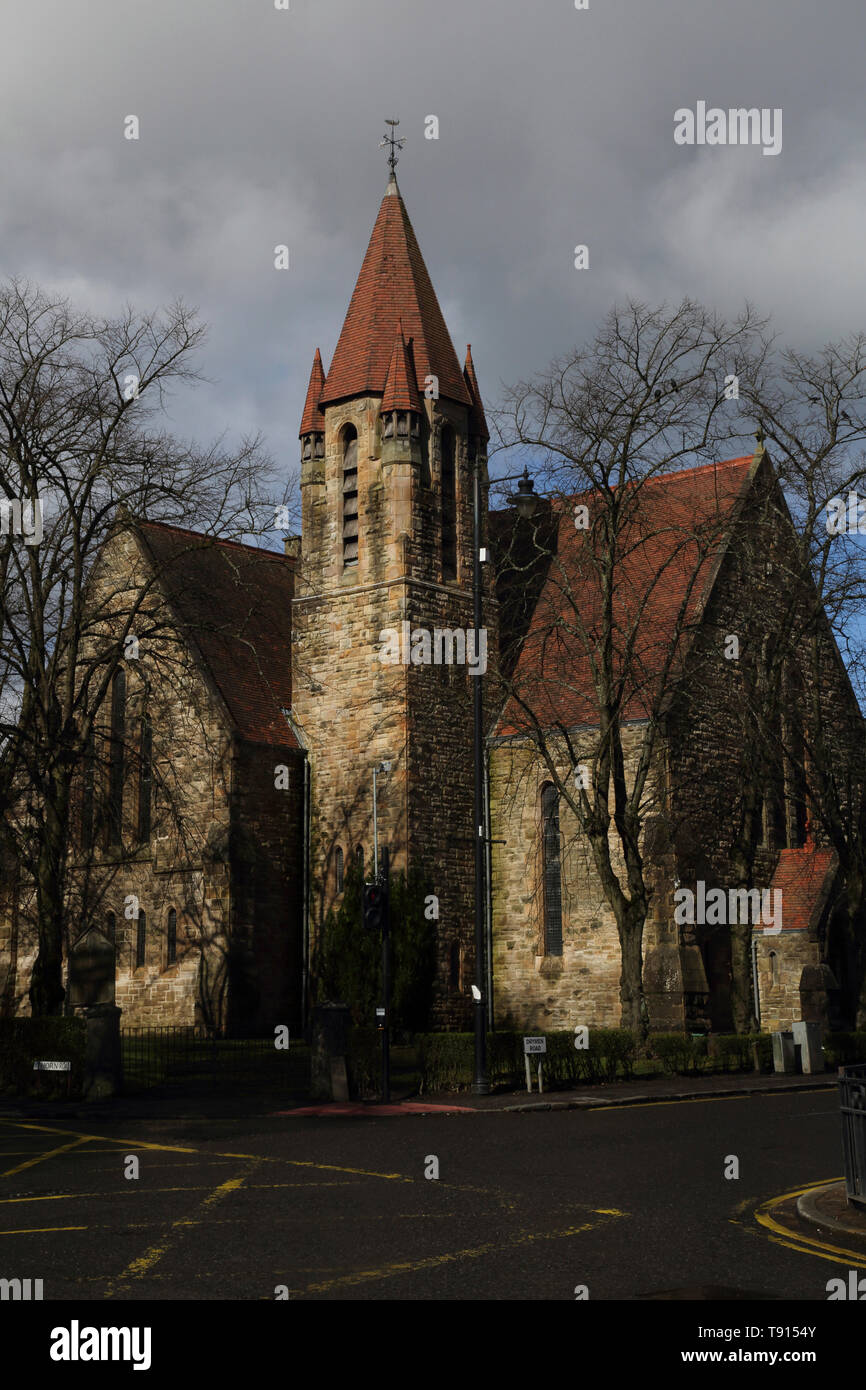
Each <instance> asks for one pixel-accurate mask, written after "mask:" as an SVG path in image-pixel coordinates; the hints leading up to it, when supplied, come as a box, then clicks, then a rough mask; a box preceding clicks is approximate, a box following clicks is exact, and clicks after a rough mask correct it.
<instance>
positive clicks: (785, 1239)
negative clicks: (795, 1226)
mask: <svg viewBox="0 0 866 1390" xmlns="http://www.w3.org/2000/svg"><path fill="white" fill-rule="evenodd" d="M829 1182H841V1178H824V1179H822V1181H821V1182H810V1183H806V1184H805V1185H804V1186H803V1187H798V1188H796V1189H795V1190H794V1191H793V1192H784V1193H782V1195H781V1196H780V1197H771V1198H770V1199H769V1201H767V1202H762V1203H761V1205H760V1206H759V1207H757V1208H756V1210H755V1220H756V1221H757V1223H758V1225H759V1226H763V1227H764V1229H765V1230H767V1231H771V1232H773V1234H772V1235H770V1236H769V1239H770V1240H771V1241H772V1242H773V1244H774V1245H784V1246H786V1247H787V1249H789V1250H796V1252H797V1254H799V1255H815V1256H816V1258H817V1259H819V1260H831V1261H832V1262H833V1263H834V1264H838V1263H839V1259H840V1257H841V1258H843V1259H844V1260H847V1261H849V1262H850V1263H851V1264H853V1265H856V1266H857V1268H858V1269H866V1252H864V1251H863V1250H847V1249H845V1247H844V1246H840V1245H830V1243H829V1242H828V1241H825V1240H817V1239H816V1238H815V1237H814V1236H806V1235H802V1234H801V1233H800V1232H799V1231H792V1230H791V1229H790V1227H788V1226H783V1225H782V1224H781V1222H779V1221H776V1219H775V1218H774V1217H772V1216H771V1215H770V1212H771V1211H773V1210H775V1208H776V1207H779V1206H781V1205H782V1203H783V1202H790V1201H793V1200H794V1199H795V1198H797V1197H800V1196H802V1194H803V1193H804V1192H811V1191H812V1190H813V1189H814V1188H816V1187H826V1185H827V1183H829Z"/></svg>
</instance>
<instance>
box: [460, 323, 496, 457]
mask: <svg viewBox="0 0 866 1390" xmlns="http://www.w3.org/2000/svg"><path fill="white" fill-rule="evenodd" d="M463 380H464V381H465V382H466V386H467V388H468V391H469V395H470V396H471V398H472V405H471V406H470V408H469V433H470V434H477V435H478V436H479V437H480V438H481V439H483V440H484V441H485V442H486V441H487V440H488V439H489V438H490V431H489V430H488V428H487V420H486V419H485V417H484V406H483V404H482V401H481V392H480V391H479V389H478V378H477V376H476V375H475V363H474V362H473V361H472V344H471V343H467V344H466V362H465V363H464V366H463Z"/></svg>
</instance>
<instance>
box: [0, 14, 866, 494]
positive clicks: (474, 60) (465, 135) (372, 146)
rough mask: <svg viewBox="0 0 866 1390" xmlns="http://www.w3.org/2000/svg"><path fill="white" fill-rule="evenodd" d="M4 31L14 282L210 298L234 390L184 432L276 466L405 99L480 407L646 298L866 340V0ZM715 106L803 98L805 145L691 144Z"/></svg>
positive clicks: (415, 186) (176, 408) (290, 460)
mask: <svg viewBox="0 0 866 1390" xmlns="http://www.w3.org/2000/svg"><path fill="white" fill-rule="evenodd" d="M3 28H4V35H3V57H2V68H0V76H2V81H0V111H2V120H0V162H2V176H3V188H4V197H3V199H2V203H0V275H3V276H6V275H9V274H13V273H18V274H24V275H27V276H30V277H31V278H33V279H34V280H36V281H38V282H39V283H41V284H42V285H44V286H45V287H47V288H62V289H64V290H65V291H67V292H68V293H69V294H70V295H71V296H72V298H73V299H74V300H75V301H76V302H77V304H78V305H79V306H80V307H81V308H90V309H95V310H101V311H105V312H113V311H115V310H117V309H118V308H119V307H120V306H121V305H122V303H123V302H125V301H126V300H130V301H131V302H132V303H133V304H134V305H136V307H138V308H140V309H149V308H152V307H156V306H157V305H159V304H162V303H165V302H166V301H168V300H169V299H171V298H173V297H174V296H176V295H182V296H183V297H184V298H185V299H186V300H187V301H188V302H190V303H193V304H195V305H197V306H198V307H199V309H200V311H201V314H202V317H203V318H204V319H205V320H206V321H207V322H208V323H209V324H210V337H209V341H208V344H207V346H206V349H205V351H204V353H203V356H202V358H201V365H202V368H203V370H204V371H205V372H206V373H207V375H208V376H210V377H211V378H213V379H214V380H215V385H214V386H213V387H207V386H202V387H200V388H198V389H197V390H196V391H194V392H192V393H190V392H186V391H184V393H183V394H182V395H179V396H178V397H176V398H175V402H174V405H173V409H172V419H173V424H174V426H175V428H176V429H177V430H178V431H180V432H189V433H192V434H195V435H197V436H200V437H202V438H206V437H210V436H212V435H213V434H216V433H218V432H220V431H221V430H223V429H228V431H229V433H230V436H234V435H235V434H238V433H240V432H242V431H245V430H250V429H255V428H261V429H262V430H263V431H264V432H265V434H266V436H267V439H268V442H269V445H270V448H271V450H272V452H273V453H274V455H275V457H276V459H277V461H278V464H279V466H280V469H281V470H282V472H283V473H287V472H288V471H289V470H290V469H294V467H295V466H296V460H297V448H298V446H297V431H298V425H299V421H300V412H301V408H302V405H303V397H304V391H305V388H306V383H307V377H308V374H309V369H310V364H311V361H312V355H313V350H314V348H315V347H316V346H320V347H321V349H322V355H323V358H324V361H325V367H326V369H327V367H328V366H329V364H330V359H331V354H332V352H333V349H334V345H335V343H336V340H337V336H338V334H339V330H340V326H341V324H342V320H343V316H344V314H345V310H346V307H347V304H348V300H349V296H350V294H351V291H352V288H353V285H354V281H355V277H356V275H357V272H358V269H359V267H360V263H361V258H362V256H363V253H364V250H365V247H366V244H367V240H368V238H369V234H370V231H371V228H372V225H373V221H374V219H375V216H376V212H377V209H378V206H379V202H380V200H381V197H382V194H383V192H384V188H385V183H386V177H387V169H386V164H385V156H384V153H383V152H382V151H380V150H379V149H378V148H377V145H378V141H379V139H380V136H381V134H382V130H383V118H384V117H385V116H398V117H400V120H401V126H400V134H401V135H404V136H405V137H406V138H407V144H406V148H405V150H404V151H403V154H402V157H401V160H400V165H399V169H398V176H399V179H400V187H401V191H402V193H403V196H404V198H405V200H406V204H407V207H408V209H409V213H410V216H411V218H412V221H413V223H414V226H415V230H416V233H417V235H418V239H419V241H420V244H421V248H422V250H423V252H424V255H425V259H426V261H427V265H428V267H429V270H430V273H431V276H432V278H433V282H434V284H435V286H436V289H437V292H438V294H439V299H440V302H441V304H442V308H443V312H444V314H445V318H446V321H447V323H448V326H449V328H450V330H451V334H452V337H453V339H454V343H455V346H456V348H457V352H458V355H459V356H460V357H461V360H462V354H463V352H464V350H465V345H466V343H467V341H469V342H471V343H472V347H473V356H474V358H475V362H476V367H477V370H478V375H479V380H480V385H481V390H482V393H483V395H484V397H485V400H486V401H490V402H493V401H494V400H495V399H496V396H497V394H498V391H499V384H500V382H501V381H510V380H513V379H515V378H517V377H520V376H523V375H528V374H530V373H532V372H534V371H536V370H539V369H541V368H543V367H544V366H545V365H546V363H547V361H548V360H549V359H550V358H551V357H552V356H554V355H555V354H557V353H559V352H561V351H563V350H565V349H567V348H568V347H570V346H572V345H573V344H575V343H580V342H582V341H584V340H585V339H586V337H587V336H588V335H589V334H590V333H591V331H592V329H593V327H594V325H595V323H596V322H597V321H598V320H599V319H600V318H601V317H602V316H603V315H604V313H605V312H606V311H607V309H608V308H609V307H610V305H611V303H612V302H613V301H614V300H615V299H617V298H621V297H623V296H624V295H626V294H628V293H633V294H637V295H639V296H641V297H643V298H645V299H647V300H649V301H651V302H656V301H659V300H661V299H663V298H670V299H679V298H680V297H681V296H682V295H683V294H686V293H688V294H691V295H693V296H694V297H696V298H698V299H701V300H702V301H704V302H705V303H707V304H709V305H711V306H715V307H718V308H720V309H722V310H731V309H735V308H737V307H739V305H740V304H741V302H742V300H743V299H744V298H746V297H749V298H751V299H752V300H754V301H755V303H756V305H757V306H758V307H759V308H760V309H762V310H763V311H765V312H770V313H772V314H773V316H774V318H775V321H776V324H777V327H778V328H779V329H780V330H781V331H782V333H783V334H784V335H785V337H786V338H787V339H789V340H790V341H792V342H794V343H796V344H797V345H798V346H802V347H808V346H816V345H818V344H820V343H821V342H822V341H823V340H825V339H826V338H829V337H839V336H842V335H844V334H846V333H848V332H851V331H853V330H855V329H858V328H861V327H866V322H864V320H866V297H864V294H863V283H864V275H863V268H862V260H863V241H864V210H866V149H864V143H863V130H864V125H866V121H864V115H866V109H864V108H866V95H864V88H863V80H862V67H863V54H864V48H866V42H864V41H866V12H864V8H863V3H862V0H821V3H817V0H816V3H807V0H727V3H724V4H722V3H719V0H590V9H589V10H588V11H576V10H575V8H574V3H573V0H435V3H434V0H389V2H388V3H385V0H291V8H290V10H289V11H288V12H285V11H277V10H275V8H274V4H273V0H147V3H133V0H87V2H86V3H85V0H17V3H16V0H7V6H6V7H5V13H4V23H3ZM698 100H705V101H706V102H707V103H708V105H711V106H720V107H723V108H728V107H731V106H758V107H773V108H774V107H781V108H782V110H783V149H782V153H781V154H780V155H779V156H778V158H768V157H764V156H763V155H762V153H761V150H760V149H759V148H751V147H750V148H702V149H701V148H684V147H678V146H676V145H675V144H674V140H673V130H674V118H673V117H674V111H675V110H676V109H677V108H678V107H682V106H689V107H692V108H693V107H694V106H695V104H696V102H697V101H698ZM128 114H135V115H137V116H138V117H139V120H140V123H141V138H140V139H139V140H138V141H137V142H136V141H128V140H125V139H124V138H123V120H124V117H125V116H126V115H128ZM430 114H434V115H436V116H438V118H439V121H440V138H439V140H438V141H431V140H425V139H424V117H425V116H427V115H430ZM282 242H285V243H287V244H288V245H289V247H290V252H291V261H292V265H291V269H290V270H289V271H288V272H279V271H276V270H275V269H274V268H273V248H274V246H275V245H276V244H277V243H282ZM577 243H587V244H588V246H589V248H590V269H589V271H585V272H578V271H576V270H575V269H574V267H573V258H574V257H573V252H574V246H575V244H577Z"/></svg>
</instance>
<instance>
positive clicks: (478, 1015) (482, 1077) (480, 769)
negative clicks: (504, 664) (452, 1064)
mask: <svg viewBox="0 0 866 1390" xmlns="http://www.w3.org/2000/svg"><path fill="white" fill-rule="evenodd" d="M486 558H487V556H486V554H485V555H484V556H483V559H485V560H486ZM481 564H482V554H481V462H480V451H479V450H478V449H476V451H475V459H474V468H473V470H472V621H473V623H474V625H475V650H476V651H478V649H479V647H478V644H479V643H480V641H481V637H480V632H481V624H482V612H481ZM473 680H474V682H475V684H474V686H473V689H472V716H473V718H472V740H473V741H472V749H473V754H474V763H475V802H474V817H475V821H474V823H475V984H474V985H473V986H472V999H473V1001H474V1002H473V1010H472V1012H473V1014H474V1029H475V1080H474V1082H473V1084H472V1090H473V1091H474V1092H475V1094H476V1095H477V1096H486V1095H487V1094H488V1092H489V1090H490V1084H489V1082H488V1080H487V1019H486V1017H485V1010H484V854H485V849H486V845H485V834H484V782H483V779H484V749H483V736H484V735H483V728H484V722H483V704H482V699H481V681H482V676H481V672H480V669H479V670H477V671H476V672H475V674H474V676H473Z"/></svg>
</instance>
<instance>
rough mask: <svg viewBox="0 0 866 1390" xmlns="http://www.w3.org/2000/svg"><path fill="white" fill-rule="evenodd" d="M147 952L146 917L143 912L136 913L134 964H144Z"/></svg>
mask: <svg viewBox="0 0 866 1390" xmlns="http://www.w3.org/2000/svg"><path fill="white" fill-rule="evenodd" d="M146 953H147V917H146V915H145V913H144V912H141V911H140V912H139V914H138V926H137V930H136V933H135V966H136V969H138V967H139V966H140V965H144V961H145V956H146Z"/></svg>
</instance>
